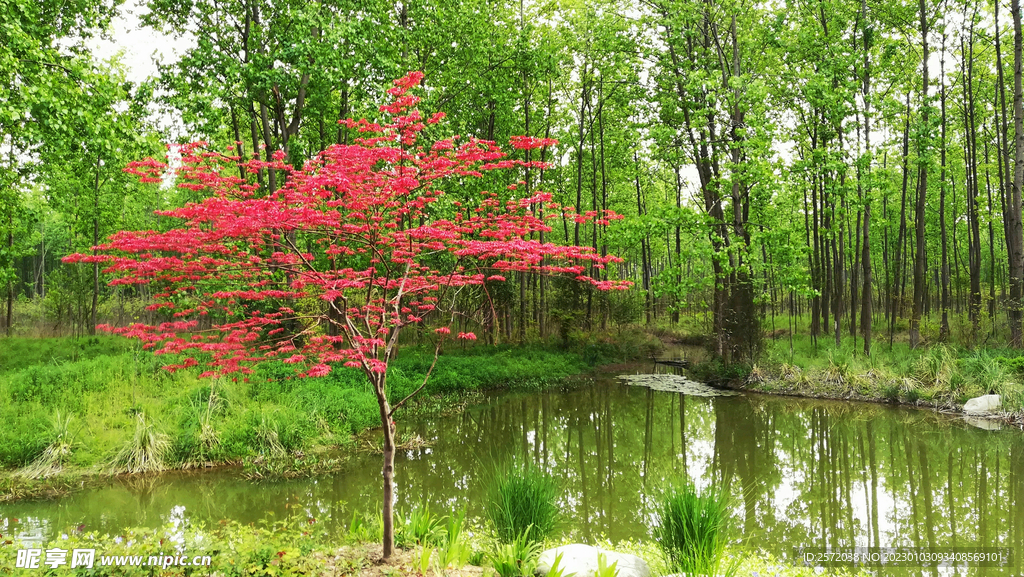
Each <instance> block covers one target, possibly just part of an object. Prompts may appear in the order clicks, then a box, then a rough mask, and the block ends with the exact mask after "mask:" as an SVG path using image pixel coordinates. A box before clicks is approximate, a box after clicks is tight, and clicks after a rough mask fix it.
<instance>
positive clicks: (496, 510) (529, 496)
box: [484, 462, 558, 544]
mask: <svg viewBox="0 0 1024 577" xmlns="http://www.w3.org/2000/svg"><path fill="white" fill-rule="evenodd" d="M557 498H558V483H557V482H556V481H555V479H554V478H553V477H552V476H551V475H550V474H548V473H547V472H545V471H543V470H541V469H540V468H539V467H538V466H537V465H535V464H533V463H529V462H515V463H512V464H509V465H505V466H504V467H498V468H497V470H496V471H495V472H494V473H493V477H492V478H491V480H490V483H489V487H488V490H487V497H486V501H485V502H484V511H485V513H486V515H487V519H488V520H489V521H490V522H491V524H492V525H493V526H494V531H495V533H496V535H497V537H498V540H499V541H501V542H502V543H507V544H511V543H514V542H515V541H516V539H518V538H520V537H522V538H524V539H526V540H527V541H529V542H531V543H536V542H539V541H542V540H543V539H544V538H545V537H547V536H549V535H550V534H551V532H552V530H553V529H554V528H555V523H556V521H557V517H558V507H557V505H556V504H555V500H556V499H557Z"/></svg>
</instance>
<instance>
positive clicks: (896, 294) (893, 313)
mask: <svg viewBox="0 0 1024 577" xmlns="http://www.w3.org/2000/svg"><path fill="white" fill-rule="evenodd" d="M909 155H910V93H909V92H908V93H907V121H906V124H904V126H903V192H902V195H901V197H900V233H899V237H898V239H897V241H896V247H895V250H896V255H895V258H894V259H893V285H894V287H893V290H892V294H893V302H892V309H891V310H890V312H889V315H890V318H889V346H890V347H891V346H892V341H893V333H894V332H895V331H896V317H897V316H898V315H899V313H900V309H902V308H903V307H902V298H901V297H902V292H903V291H902V290H901V288H900V287H901V283H902V279H903V275H902V268H903V261H902V258H903V254H902V252H903V245H904V244H905V241H906V236H907V180H908V178H909V170H908V167H907V162H908V157H909Z"/></svg>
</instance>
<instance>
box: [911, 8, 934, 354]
mask: <svg viewBox="0 0 1024 577" xmlns="http://www.w3.org/2000/svg"><path fill="white" fill-rule="evenodd" d="M918 9H919V11H920V17H921V52H922V55H921V67H922V72H921V95H922V102H921V126H923V127H927V126H928V109H929V108H930V106H929V104H928V17H927V14H926V13H925V0H918ZM918 139H919V140H918V151H917V152H918V160H917V163H918V177H917V206H916V207H915V211H914V220H915V222H914V224H915V229H916V230H915V233H916V234H915V258H914V310H913V313H912V314H911V317H910V348H916V347H917V346H918V345H919V344H920V342H921V314H922V312H923V310H924V301H925V299H926V298H927V292H926V291H927V286H926V285H925V274H926V271H925V267H926V266H927V261H928V258H927V255H928V251H927V247H926V246H925V236H924V233H925V200H926V197H927V194H928V163H927V162H926V160H925V158H926V156H927V148H926V147H927V136H925V135H922V136H919V137H918Z"/></svg>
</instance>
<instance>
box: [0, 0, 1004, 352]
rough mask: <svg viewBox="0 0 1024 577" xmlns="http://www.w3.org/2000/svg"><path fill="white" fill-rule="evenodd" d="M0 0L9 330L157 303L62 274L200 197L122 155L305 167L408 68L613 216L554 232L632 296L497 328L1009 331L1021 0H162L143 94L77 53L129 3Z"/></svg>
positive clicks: (591, 207) (485, 317) (978, 335)
mask: <svg viewBox="0 0 1024 577" xmlns="http://www.w3.org/2000/svg"><path fill="white" fill-rule="evenodd" d="M2 4H3V9H2V10H0V12H2V13H3V14H4V16H3V17H2V18H3V22H2V25H0V153H2V154H0V238H2V241H3V242H2V246H0V287H3V289H4V291H3V308H2V314H0V325H3V326H4V327H5V328H6V332H7V334H12V333H26V334H51V333H62V334H70V333H82V332H92V331H93V330H94V327H95V325H96V324H97V323H98V322H108V323H113V324H125V323H128V322H131V321H132V320H134V319H138V318H139V317H140V316H141V315H146V314H148V315H150V316H152V315H153V313H152V312H146V311H144V309H142V307H141V306H140V305H139V303H143V302H144V301H145V297H146V296H147V295H145V294H143V293H142V292H141V291H142V290H143V289H141V288H138V287H136V288H133V287H129V286H124V285H121V286H117V287H108V286H107V285H106V283H105V279H104V274H103V273H102V271H101V269H100V267H99V266H97V265H87V264H62V263H61V258H62V257H63V256H65V255H68V254H72V253H75V252H82V251H88V250H89V249H90V247H92V246H94V245H95V244H97V243H98V242H100V241H102V239H104V238H105V237H107V236H108V235H110V234H112V233H113V232H116V231H118V230H122V229H143V230H144V229H159V228H161V227H167V226H169V224H170V223H168V222H165V221H166V220H167V219H166V218H162V217H161V216H159V215H158V214H156V213H154V211H159V210H161V209H166V208H169V207H172V206H179V205H181V204H183V203H184V202H187V201H189V200H195V198H194V195H196V194H197V193H196V192H194V191H192V190H189V189H182V188H174V187H166V186H160V185H156V184H140V183H139V182H137V181H136V180H135V179H134V178H132V177H131V176H130V175H127V174H124V173H123V172H122V168H123V167H124V166H125V165H126V164H127V163H128V162H129V161H131V160H138V159H141V158H144V157H147V156H155V157H161V156H162V155H163V154H164V152H165V150H164V145H163V144H162V143H164V142H171V141H174V142H188V141H194V140H206V141H210V142H211V143H217V144H218V145H221V147H224V146H231V145H233V146H234V147H236V150H237V151H238V152H240V153H241V154H243V155H253V154H255V155H258V156H260V157H261V158H266V157H267V155H268V152H269V151H283V153H284V154H285V156H286V158H287V159H288V161H289V162H290V163H292V164H294V165H296V166H300V165H301V164H302V163H303V162H304V161H306V160H307V159H310V158H312V157H314V156H315V155H316V154H317V153H318V152H319V151H321V150H323V149H325V148H327V147H328V146H330V145H331V144H333V143H338V142H348V141H349V140H350V139H351V138H353V134H351V132H354V131H352V130H350V129H348V128H345V127H344V126H342V125H339V124H338V123H337V120H338V119H340V118H346V117H354V118H361V117H366V118H369V119H371V120H372V119H373V118H375V117H376V116H377V115H378V114H379V112H378V110H377V109H376V104H377V103H379V102H382V101H383V98H382V94H383V92H384V90H386V89H387V88H388V87H389V86H390V85H391V80H393V79H395V78H398V77H400V76H402V75H404V74H405V73H406V72H407V71H409V70H421V71H423V72H424V73H425V78H424V81H423V84H424V86H425V91H424V94H423V96H424V101H423V103H422V105H421V107H422V109H423V110H424V111H426V112H428V113H430V112H434V111H443V112H445V113H446V114H447V116H448V120H447V122H448V123H449V124H448V128H447V129H448V130H449V131H450V132H451V133H456V134H463V135H474V136H476V137H479V138H484V139H488V140H494V141H497V142H499V143H505V142H508V140H509V138H510V137H511V136H514V135H523V134H526V135H532V136H535V137H545V138H555V139H557V140H558V141H559V143H560V144H559V145H558V146H556V147H554V148H553V149H551V151H549V150H545V151H544V152H536V151H533V152H532V154H534V155H540V158H539V159H538V158H536V157H534V158H530V156H528V155H530V154H531V151H524V152H523V153H522V154H523V155H526V156H525V158H524V160H542V161H546V162H550V163H551V166H550V167H549V168H547V169H545V170H539V169H534V170H532V171H531V169H525V170H522V171H520V176H521V178H522V182H523V183H524V184H525V188H526V194H529V193H530V192H531V191H532V190H544V191H547V192H550V193H552V194H553V195H554V199H555V200H556V201H558V202H560V203H562V204H565V205H571V206H575V207H577V209H578V210H579V212H581V213H583V212H586V211H601V210H604V209H611V210H614V211H616V212H618V213H620V214H623V215H625V216H626V218H625V220H624V221H622V222H621V223H619V226H617V227H615V228H613V229H609V230H608V231H607V232H606V231H604V230H603V229H601V228H600V227H598V226H596V225H592V224H582V225H581V224H579V223H575V222H573V221H572V220H571V219H565V218H563V219H558V220H551V221H549V222H551V223H552V230H551V231H550V232H549V233H547V234H548V235H550V237H551V240H557V241H564V242H565V243H569V244H576V245H584V246H592V247H593V248H594V249H596V250H598V251H600V252H601V253H602V254H607V253H614V254H618V255H619V256H622V257H624V258H625V259H626V260H625V262H624V263H621V264H620V265H618V267H617V268H616V269H614V270H611V269H610V270H608V271H604V272H601V271H598V272H600V274H603V275H605V278H608V277H610V278H618V279H629V280H632V281H634V283H635V284H636V288H635V289H634V290H632V291H628V292H625V293H621V294H602V293H598V292H591V291H589V290H587V289H586V288H584V287H582V286H580V285H577V284H575V283H571V282H564V283H563V282H560V279H558V278H540V277H538V276H536V275H532V274H523V273H520V274H519V275H518V278H515V279H509V280H510V282H508V283H501V284H500V285H499V286H495V287H493V288H494V290H493V291H491V292H490V293H488V296H487V297H486V298H488V299H491V298H493V299H495V301H494V302H496V304H497V305H498V306H497V307H490V306H483V300H484V298H485V297H484V295H483V294H482V293H479V292H478V293H467V294H466V297H465V298H466V299H468V300H470V301H472V300H473V299H476V300H477V301H479V304H478V305H474V303H472V302H468V306H467V309H468V310H470V311H475V312H473V314H472V315H471V316H470V317H469V320H467V321H466V322H470V323H475V324H476V325H477V326H476V330H478V331H480V332H481V334H482V335H486V338H487V339H488V340H489V341H491V342H494V341H510V340H518V339H525V338H530V337H532V336H536V335H538V334H539V335H543V336H547V335H555V334H558V333H559V332H562V333H564V332H566V331H567V330H569V329H571V328H572V327H585V328H586V327H589V328H592V329H604V328H608V327H610V326H613V325H621V324H626V323H646V324H659V325H672V326H680V327H685V328H686V329H687V330H691V331H693V332H699V333H702V334H707V335H712V336H714V339H713V341H712V346H713V348H714V350H715V352H716V353H717V354H718V355H720V356H722V357H724V358H725V359H726V360H731V359H743V358H749V357H752V356H753V355H755V354H756V352H757V348H758V346H759V344H758V343H759V340H760V338H761V337H762V336H763V335H764V334H766V333H768V332H769V331H776V327H777V328H778V329H786V330H789V331H800V332H808V333H809V334H810V335H811V336H812V337H813V338H815V339H818V338H823V339H828V340H829V341H834V342H836V343H839V342H841V341H843V340H844V339H850V338H853V339H859V341H860V342H862V345H859V346H860V348H862V349H863V351H864V352H865V353H870V350H871V346H872V342H873V341H874V340H879V339H883V338H884V339H885V340H886V342H891V340H892V339H893V338H894V337H895V335H899V336H900V338H906V339H908V340H909V343H910V345H911V346H912V347H913V346H918V345H919V344H920V343H921V342H924V341H929V340H930V341H936V340H938V341H942V340H950V341H957V342H962V343H965V344H981V343H987V344H989V345H996V344H998V345H1000V346H1004V345H1007V344H1009V345H1012V346H1017V347H1019V346H1021V345H1022V329H1024V325H1022V317H1024V315H1022V306H1021V303H1022V291H1024V233H1022V218H1021V188H1022V184H1024V103H1022V87H1021V67H1022V62H1021V60H1022V36H1021V23H1020V19H1021V11H1020V6H1019V2H1018V0H1012V1H1011V2H1010V4H1009V5H1000V4H998V3H995V4H990V3H987V2H982V3H977V2H966V1H965V2H955V1H949V0H941V1H935V0H918V2H917V3H906V2H901V1H894V0H873V1H872V2H867V0H786V1H784V2H778V3H764V2H749V1H744V0H716V1H714V2H711V1H705V2H700V1H695V0H644V1H636V2H633V1H624V0H586V1H584V0H552V1H529V2H527V1H526V0H518V1H507V0H498V1H493V0H492V1H487V0H404V1H378V0H325V1H322V2H306V1H298V0H281V1H279V2H274V3H269V2H259V1H256V0H241V1H239V2H233V3H222V2H218V1H216V0H195V1H193V2H176V1H170V0H149V2H148V5H147V8H146V9H144V10H142V12H144V16H143V17H142V21H143V23H144V25H145V26H149V27H152V28H154V29H155V30H158V31H161V32H163V33H165V34H169V35H171V36H172V37H188V38H194V39H195V41H194V42H192V43H191V44H190V45H189V46H188V47H187V49H186V50H185V51H184V53H183V54H182V57H181V58H180V59H179V60H177V61H175V62H173V63H165V64H163V65H161V67H160V71H159V74H158V75H157V76H156V77H154V78H151V79H149V80H148V81H146V82H144V83H141V84H136V83H132V82H129V81H127V80H126V73H125V69H124V65H123V63H121V62H119V61H117V60H113V61H106V62H103V61H99V60H98V59H97V58H96V57H95V56H94V55H93V54H92V53H91V52H90V50H89V49H88V48H87V47H88V46H89V42H88V41H89V39H90V38H92V37H94V36H96V35H99V34H101V33H103V32H104V31H107V32H109V27H110V26H111V23H112V22H113V21H114V20H113V19H114V18H115V17H116V15H117V14H118V13H119V11H120V10H124V9H126V8H128V6H124V5H121V3H120V1H119V0H106V1H105V2H89V1H85V0H79V1H73V2H56V1H55V0H39V1H34V0H33V1H30V0H5V1H4V2H3V3H2ZM158 108H159V109H161V110H165V111H166V110H170V111H172V114H173V115H174V117H175V118H176V119H179V120H180V123H181V125H182V126H184V127H185V133H184V134H176V133H175V134H172V133H171V132H170V130H169V129H167V128H166V127H165V126H164V125H163V124H161V123H160V122H159V119H160V116H159V115H157V114H155V113H154V112H153V111H154V110H156V109H158ZM171 150H172V153H173V148H171ZM552 151H553V152H552ZM531 172H532V173H531ZM240 174H241V175H242V176H243V177H248V178H250V179H252V180H253V181H254V182H256V181H258V184H259V185H260V187H261V190H262V191H265V192H267V193H269V192H272V191H274V190H276V189H277V188H278V187H280V186H281V184H282V183H281V182H280V178H279V175H277V174H276V171H275V170H266V171H261V172H260V173H259V174H256V175H248V176H247V175H246V174H244V173H240ZM489 178H490V180H489V181H487V179H484V180H485V184H486V186H488V187H490V188H489V189H490V190H494V191H496V192H500V193H501V194H502V195H503V196H505V197H513V196H514V195H522V194H523V192H522V190H516V189H515V187H509V185H510V184H513V182H504V181H501V182H499V181H496V180H495V179H497V178H498V177H493V178H491V177H489ZM474 186H477V185H476V184H474ZM542 240H543V238H542ZM595 274H596V273H595Z"/></svg>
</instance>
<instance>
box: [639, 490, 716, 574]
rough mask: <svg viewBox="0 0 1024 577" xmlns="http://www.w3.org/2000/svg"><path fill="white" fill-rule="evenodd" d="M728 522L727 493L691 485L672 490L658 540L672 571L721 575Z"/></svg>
mask: <svg viewBox="0 0 1024 577" xmlns="http://www.w3.org/2000/svg"><path fill="white" fill-rule="evenodd" d="M728 522H729V499H728V495H727V494H726V493H724V492H723V491H721V490H719V489H715V488H706V489H703V490H699V489H697V488H696V487H694V486H693V484H692V483H690V482H686V483H684V484H682V485H680V486H677V487H674V488H672V489H670V490H668V491H667V492H666V494H665V496H664V497H663V498H662V501H661V507H660V509H659V511H658V526H657V529H656V530H655V538H656V539H657V541H658V544H659V545H660V546H661V549H662V551H664V553H665V556H666V557H667V559H668V563H669V568H670V569H671V570H672V571H673V572H677V573H683V574H685V575H687V576H688V577H692V576H696V575H707V576H709V577H714V576H717V575H719V574H720V570H721V568H722V567H721V565H722V558H723V555H724V553H725V545H726V541H727V536H726V534H727V531H728ZM727 573H728V572H727Z"/></svg>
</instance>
